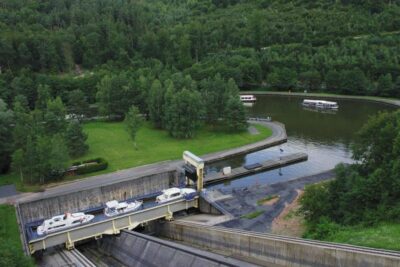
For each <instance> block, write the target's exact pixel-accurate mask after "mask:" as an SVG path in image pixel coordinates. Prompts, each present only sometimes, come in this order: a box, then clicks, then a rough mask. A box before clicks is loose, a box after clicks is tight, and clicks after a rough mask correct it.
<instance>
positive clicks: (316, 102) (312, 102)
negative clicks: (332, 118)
mask: <svg viewBox="0 0 400 267" xmlns="http://www.w3.org/2000/svg"><path fill="white" fill-rule="evenodd" d="M303 103H305V104H326V105H337V103H336V102H333V101H325V100H312V99H304V100H303Z"/></svg>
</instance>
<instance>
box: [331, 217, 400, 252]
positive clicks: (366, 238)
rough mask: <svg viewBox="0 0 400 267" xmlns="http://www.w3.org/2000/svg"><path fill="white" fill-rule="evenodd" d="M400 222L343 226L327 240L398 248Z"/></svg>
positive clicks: (399, 244) (374, 246) (382, 247)
mask: <svg viewBox="0 0 400 267" xmlns="http://www.w3.org/2000/svg"><path fill="white" fill-rule="evenodd" d="M399 240H400V224H396V223H382V224H379V225H377V226H374V227H360V226H359V227H344V228H343V229H341V230H339V231H338V232H336V233H335V235H334V236H331V237H329V238H328V240H327V241H331V242H336V243H346V244H351V245H358V246H365V247H372V248H381V249H391V250H400V242H399Z"/></svg>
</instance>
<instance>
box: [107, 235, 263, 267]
mask: <svg viewBox="0 0 400 267" xmlns="http://www.w3.org/2000/svg"><path fill="white" fill-rule="evenodd" d="M100 251H101V252H102V253H103V254H105V255H107V256H111V257H113V258H114V259H116V260H118V261H119V262H121V263H122V264H123V265H125V266H132V267H133V266H134V267H141V266H143V267H158V266H163V267H186V266H187V267H189V266H191V267H196V266H198V267H217V266H238V267H239V266H240V267H242V266H243V267H251V266H256V265H253V264H250V263H247V262H244V261H241V260H237V259H233V258H228V257H225V256H222V255H219V254H216V253H212V252H209V251H204V250H200V249H197V248H193V247H189V246H186V245H182V244H177V243H173V242H170V241H166V240H162V239H159V238H155V237H152V236H148V235H144V234H141V233H137V232H132V231H122V233H121V235H120V236H112V237H107V238H104V239H102V240H101V242H100Z"/></svg>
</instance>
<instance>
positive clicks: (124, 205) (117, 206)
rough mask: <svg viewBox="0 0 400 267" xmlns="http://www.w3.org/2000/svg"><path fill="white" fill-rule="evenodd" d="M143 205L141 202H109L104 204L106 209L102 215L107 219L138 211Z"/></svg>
mask: <svg viewBox="0 0 400 267" xmlns="http://www.w3.org/2000/svg"><path fill="white" fill-rule="evenodd" d="M142 205H143V201H138V200H136V201H134V202H125V201H123V202H118V201H117V200H111V201H108V202H107V203H106V208H105V209H104V215H106V216H107V217H112V216H116V215H118V214H122V213H126V212H130V211H135V210H139V209H140V208H141V207H142Z"/></svg>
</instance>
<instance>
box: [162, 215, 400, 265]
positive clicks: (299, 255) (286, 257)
mask: <svg viewBox="0 0 400 267" xmlns="http://www.w3.org/2000/svg"><path fill="white" fill-rule="evenodd" d="M157 230H158V231H159V232H158V234H159V236H162V237H165V238H168V239H170V240H173V241H178V242H181V243H184V244H188V245H191V246H195V247H199V248H201V249H207V250H212V251H214V252H217V253H223V254H224V255H227V256H231V257H233V258H238V259H241V260H246V261H248V262H252V263H254V264H258V265H261V266H271V265H272V266H299V267H300V266H323V267H331V266H332V267H333V266H351V267H394V266H400V252H397V251H390V250H380V249H373V248H365V247H358V246H351V245H344V244H336V243H329V242H321V241H314V240H307V239H301V238H292V237H285V236H279V235H273V234H267V233H257V232H251V231H244V230H239V229H231V228H224V227H212V226H204V225H201V224H195V223H188V222H182V221H174V222H169V223H164V224H159V225H158V228H157Z"/></svg>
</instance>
